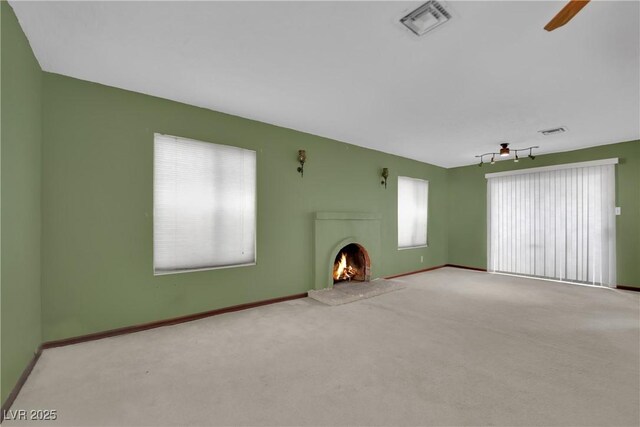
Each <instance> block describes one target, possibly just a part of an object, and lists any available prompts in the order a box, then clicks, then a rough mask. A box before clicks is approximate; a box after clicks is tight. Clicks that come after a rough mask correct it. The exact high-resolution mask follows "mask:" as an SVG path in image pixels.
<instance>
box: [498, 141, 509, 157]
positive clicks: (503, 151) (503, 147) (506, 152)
mask: <svg viewBox="0 0 640 427" xmlns="http://www.w3.org/2000/svg"><path fill="white" fill-rule="evenodd" d="M500 147H501V148H500V156H501V157H507V156H508V155H509V151H510V150H509V143H508V142H503V143H502V144H500Z"/></svg>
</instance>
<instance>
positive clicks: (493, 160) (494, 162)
mask: <svg viewBox="0 0 640 427" xmlns="http://www.w3.org/2000/svg"><path fill="white" fill-rule="evenodd" d="M491 164H492V165H495V164H496V156H491Z"/></svg>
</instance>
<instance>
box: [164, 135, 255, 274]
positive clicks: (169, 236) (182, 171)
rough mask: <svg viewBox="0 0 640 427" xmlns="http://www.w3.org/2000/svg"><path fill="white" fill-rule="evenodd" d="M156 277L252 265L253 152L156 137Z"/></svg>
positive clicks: (253, 249)
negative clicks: (190, 271) (158, 275)
mask: <svg viewBox="0 0 640 427" xmlns="http://www.w3.org/2000/svg"><path fill="white" fill-rule="evenodd" d="M153 179H154V182H153V215H154V221H153V263H154V272H155V274H166V273H177V272H181V271H189V270H200V269H211V268H221V267H231V266H238V265H250V264H255V261H256V250H255V241H256V152H255V151H251V150H245V149H242V148H237V147H230V146H228V145H219V144H211V143H208V142H200V141H194V140H191V139H185V138H178V137H175V136H168V135H160V134H156V135H155V141H154V178H153Z"/></svg>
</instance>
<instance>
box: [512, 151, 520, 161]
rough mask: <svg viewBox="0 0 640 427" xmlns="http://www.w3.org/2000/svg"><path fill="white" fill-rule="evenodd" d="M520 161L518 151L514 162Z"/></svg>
mask: <svg viewBox="0 0 640 427" xmlns="http://www.w3.org/2000/svg"><path fill="white" fill-rule="evenodd" d="M519 161H520V158H519V157H518V153H516V158H515V159H513V162H514V163H518V162H519Z"/></svg>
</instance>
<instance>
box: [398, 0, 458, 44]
mask: <svg viewBox="0 0 640 427" xmlns="http://www.w3.org/2000/svg"><path fill="white" fill-rule="evenodd" d="M450 19H451V14H450V13H449V12H448V11H447V10H446V9H445V8H444V6H443V5H442V4H440V3H438V2H437V1H435V0H431V1H428V2H426V3H425V4H423V5H422V6H420V7H419V8H417V9H416V10H414V11H413V12H411V13H409V14H408V15H405V16H404V17H403V18H402V19H400V23H401V24H402V25H404V26H405V27H407V28H408V29H409V30H411V32H412V33H413V34H415V35H416V36H422V35H424V34H426V33H428V32H429V31H431V30H433V29H434V28H437V27H439V26H440V25H442V24H444V23H445V22H447V21H448V20H450Z"/></svg>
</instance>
